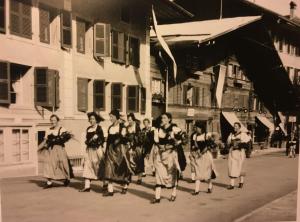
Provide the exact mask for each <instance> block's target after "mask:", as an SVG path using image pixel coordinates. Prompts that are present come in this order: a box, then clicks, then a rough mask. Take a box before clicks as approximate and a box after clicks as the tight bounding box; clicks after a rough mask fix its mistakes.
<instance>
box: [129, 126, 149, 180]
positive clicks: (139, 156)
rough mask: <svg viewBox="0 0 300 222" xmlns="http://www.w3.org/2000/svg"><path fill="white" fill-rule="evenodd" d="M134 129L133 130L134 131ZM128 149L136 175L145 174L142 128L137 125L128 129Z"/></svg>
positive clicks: (131, 165)
mask: <svg viewBox="0 0 300 222" xmlns="http://www.w3.org/2000/svg"><path fill="white" fill-rule="evenodd" d="M132 128H133V129H132ZM125 139H126V148H127V149H128V150H129V154H130V167H131V169H132V171H133V172H134V174H136V175H137V174H140V173H143V172H144V167H145V164H144V152H143V147H142V134H141V129H140V126H139V125H138V124H137V123H136V124H135V125H134V126H133V127H129V126H127V127H126V137H125Z"/></svg>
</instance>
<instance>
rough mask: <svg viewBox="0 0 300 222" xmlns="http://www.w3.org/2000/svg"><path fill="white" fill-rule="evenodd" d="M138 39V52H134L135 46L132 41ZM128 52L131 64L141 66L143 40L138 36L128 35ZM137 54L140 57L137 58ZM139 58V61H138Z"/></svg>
mask: <svg viewBox="0 0 300 222" xmlns="http://www.w3.org/2000/svg"><path fill="white" fill-rule="evenodd" d="M133 40H137V51H136V52H137V54H135V53H134V50H133V47H132V45H133V44H132V41H133ZM128 46H129V47H128V54H129V64H130V65H132V66H134V67H136V68H139V67H140V62H141V56H140V48H141V47H140V46H141V41H140V39H139V38H138V37H135V36H131V35H128ZM135 56H138V58H135ZM136 60H138V61H136Z"/></svg>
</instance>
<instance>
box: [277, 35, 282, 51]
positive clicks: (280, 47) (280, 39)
mask: <svg viewBox="0 0 300 222" xmlns="http://www.w3.org/2000/svg"><path fill="white" fill-rule="evenodd" d="M278 49H279V51H280V52H282V51H283V38H279V44H278Z"/></svg>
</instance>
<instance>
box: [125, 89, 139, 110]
mask: <svg viewBox="0 0 300 222" xmlns="http://www.w3.org/2000/svg"><path fill="white" fill-rule="evenodd" d="M138 110H139V87H138V86H127V112H138Z"/></svg>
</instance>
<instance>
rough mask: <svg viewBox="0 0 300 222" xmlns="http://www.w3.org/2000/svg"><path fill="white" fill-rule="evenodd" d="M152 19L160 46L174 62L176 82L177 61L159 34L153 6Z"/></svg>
mask: <svg viewBox="0 0 300 222" xmlns="http://www.w3.org/2000/svg"><path fill="white" fill-rule="evenodd" d="M152 18H153V25H154V31H155V33H156V37H157V40H158V42H159V43H160V45H161V47H162V48H163V50H164V51H165V52H166V53H167V55H168V56H169V57H170V58H171V60H172V62H173V73H174V80H175V81H176V77H177V64H176V61H175V59H174V56H173V54H172V52H171V50H170V48H169V46H168V44H167V43H166V41H165V40H164V39H163V37H162V36H161V34H160V33H159V27H158V25H157V20H156V16H155V12H154V8H153V6H152Z"/></svg>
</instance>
